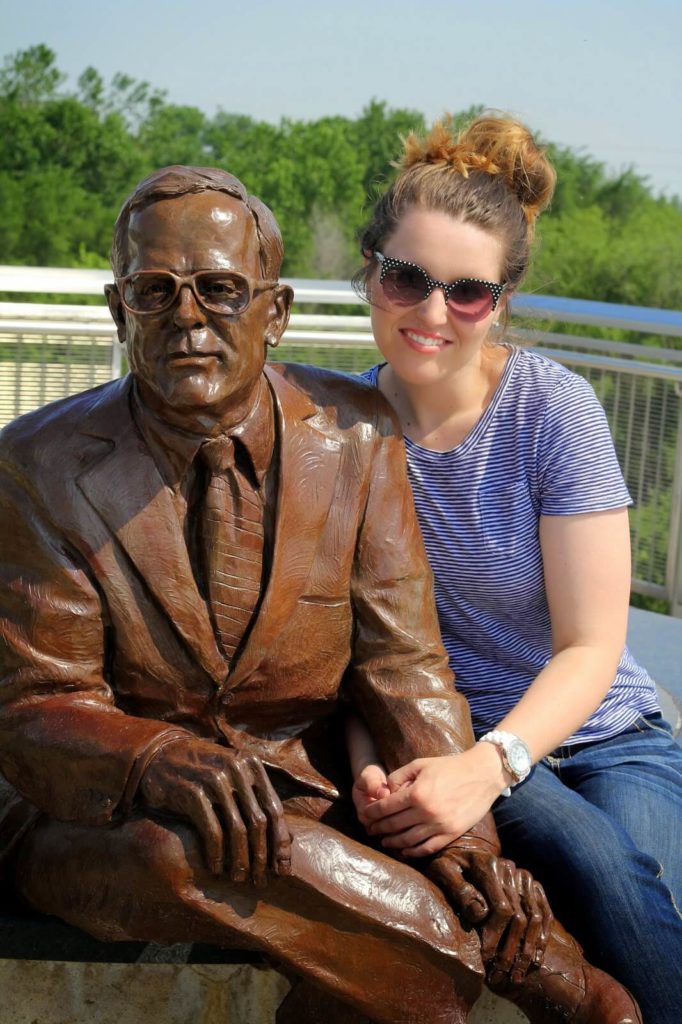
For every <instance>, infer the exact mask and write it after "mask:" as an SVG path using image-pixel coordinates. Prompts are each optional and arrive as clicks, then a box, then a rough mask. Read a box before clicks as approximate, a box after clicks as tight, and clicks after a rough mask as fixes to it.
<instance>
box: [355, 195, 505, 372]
mask: <svg viewBox="0 0 682 1024" xmlns="http://www.w3.org/2000/svg"><path fill="white" fill-rule="evenodd" d="M380 251H381V252H382V253H383V255H384V256H386V257H392V258H393V259H399V260H407V261H409V262H411V263H416V264H417V265H418V266H420V267H422V268H423V270H425V271H426V273H427V274H428V275H429V276H430V277H432V278H434V279H436V280H438V281H445V282H446V283H448V284H449V283H451V282H452V281H457V280H458V279H461V278H474V279H479V280H482V281H490V282H493V283H496V284H500V283H502V265H503V258H504V250H503V245H502V241H501V239H499V238H497V236H495V235H492V234H490V233H489V232H487V231H484V230H483V229H482V228H479V227H476V226H475V225H473V224H467V223H465V222H463V221H461V220H457V219H455V218H454V217H451V216H450V215H449V214H447V213H442V212H441V211H438V210H422V209H419V208H418V207H411V208H410V209H409V210H407V211H406V212H405V213H404V214H403V216H402V218H401V220H400V222H399V223H398V227H397V229H396V230H395V232H394V233H393V234H392V235H391V236H390V238H388V240H387V241H386V242H384V245H383V247H382V248H381V250H380ZM373 262H374V263H375V268H374V270H373V271H372V273H371V276H370V278H369V286H370V289H371V291H372V306H371V318H372V330H373V332H374V338H375V341H376V344H377V346H378V348H379V351H380V352H381V354H382V356H383V357H384V359H385V360H386V361H387V362H388V363H390V365H391V366H392V368H393V371H394V373H395V374H396V375H397V376H398V377H399V378H400V379H401V380H403V381H404V382H405V383H408V384H429V383H434V384H435V383H438V382H439V381H442V380H444V379H445V378H447V377H448V376H450V374H452V373H453V372H456V371H457V370H459V369H461V368H463V367H465V366H468V365H471V364H472V362H473V364H474V365H478V364H479V363H480V354H481V349H482V346H483V343H484V341H485V339H486V337H487V335H488V332H489V331H490V327H491V325H492V323H493V321H494V320H496V319H497V318H498V317H499V315H500V313H501V312H502V308H503V304H504V301H505V296H504V295H503V296H502V298H501V299H500V301H499V302H498V304H497V307H496V309H495V310H494V311H491V312H489V313H488V314H487V315H486V316H485V317H483V319H481V320H478V321H476V320H472V319H471V318H469V319H465V318H463V317H461V316H458V315H457V314H456V313H455V312H453V311H452V310H451V308H450V307H449V306H448V305H447V304H446V301H445V296H444V294H443V291H442V289H440V288H436V289H434V290H433V291H432V292H431V294H430V295H429V297H428V298H427V299H424V300H423V301H422V302H420V303H418V304H417V305H414V306H400V305H397V304H395V303H392V302H391V301H390V300H389V299H388V298H387V297H386V296H385V294H384V292H383V290H382V288H381V285H380V284H379V266H378V264H376V261H375V260H373Z"/></svg>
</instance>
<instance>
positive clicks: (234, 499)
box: [199, 436, 263, 661]
mask: <svg viewBox="0 0 682 1024" xmlns="http://www.w3.org/2000/svg"><path fill="white" fill-rule="evenodd" d="M238 443H240V442H238ZM199 456H200V458H201V460H202V461H203V462H204V464H205V465H206V466H207V468H208V470H209V479H208V483H207V486H206V492H205V495H204V503H203V507H202V511H201V526H200V530H201V534H200V537H201V550H202V554H203V560H204V578H205V582H206V586H207V590H208V599H209V605H210V609H211V614H212V616H213V623H214V627H215V631H216V635H217V637H218V640H219V642H220V646H221V647H222V649H223V652H224V654H225V656H226V658H227V660H228V661H232V659H233V658H234V655H235V652H236V651H237V648H238V647H239V646H240V644H241V641H242V640H243V639H244V637H245V635H246V632H247V630H248V627H249V624H250V622H251V619H252V617H253V613H254V611H255V609H256V605H257V604H258V599H259V597H260V590H261V577H262V572H263V506H262V503H261V498H260V494H259V492H258V490H257V489H256V488H255V487H253V485H252V484H251V483H250V481H249V480H248V478H247V476H246V475H245V474H244V473H242V471H241V470H240V468H239V466H238V465H235V446H234V442H233V441H232V440H231V439H230V438H229V437H226V436H221V437H219V438H215V439H213V440H211V441H206V442H205V443H204V444H202V446H201V448H200V449H199Z"/></svg>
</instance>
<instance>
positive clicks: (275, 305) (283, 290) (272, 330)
mask: <svg viewBox="0 0 682 1024" xmlns="http://www.w3.org/2000/svg"><path fill="white" fill-rule="evenodd" d="M293 301H294V290H293V288H290V287H289V285H288V284H278V285H277V287H276V288H273V290H272V306H271V310H270V319H269V321H268V326H267V327H266V329H265V342H266V344H267V345H269V346H270V348H276V347H277V346H278V345H279V343H280V339H281V337H282V335H283V334H284V332H285V331H286V329H287V324H288V323H289V316H290V315H291V306H292V303H293Z"/></svg>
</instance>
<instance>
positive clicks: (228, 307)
mask: <svg viewBox="0 0 682 1024" xmlns="http://www.w3.org/2000/svg"><path fill="white" fill-rule="evenodd" d="M116 284H117V286H118V291H119V295H120V296H121V302H122V303H123V305H124V306H125V308H126V309H127V310H128V312H129V313H134V314H135V315H136V316H152V315H154V314H157V313H165V312H166V310H168V309H170V308H171V306H172V305H173V304H174V302H175V300H176V299H177V297H178V294H179V293H180V289H181V288H185V287H188V288H191V289H192V294H193V295H194V298H195V299H196V300H197V302H198V303H199V305H200V306H202V307H203V308H204V309H208V310H210V311H211V312H212V313H219V314H220V315H221V316H234V315H235V314H238V313H243V312H244V310H245V309H247V308H248V306H249V304H250V302H251V300H252V298H253V296H254V294H255V293H256V292H258V291H265V290H266V289H268V288H275V287H276V286H277V284H278V282H277V281H266V280H263V279H261V278H256V279H250V278H248V277H245V276H244V275H243V274H239V273H237V272H236V271H234V270H198V271H197V272H196V274H187V276H186V277H180V276H179V275H178V274H174V273H172V271H170V270H138V271H137V273H134V274H126V276H125V277H119V278H117V280H116Z"/></svg>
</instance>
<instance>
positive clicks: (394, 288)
mask: <svg viewBox="0 0 682 1024" xmlns="http://www.w3.org/2000/svg"><path fill="white" fill-rule="evenodd" d="M381 286H382V288H383V289H384V295H385V296H386V298H387V299H388V300H389V302H395V303H396V304H397V305H399V306H415V305H416V304H417V303H418V302H423V301H424V299H425V298H426V296H427V294H428V290H429V285H428V282H427V280H426V277H425V276H424V273H423V271H421V270H420V269H419V267H390V268H388V269H387V270H385V271H384V273H383V276H382V278H381Z"/></svg>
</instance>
